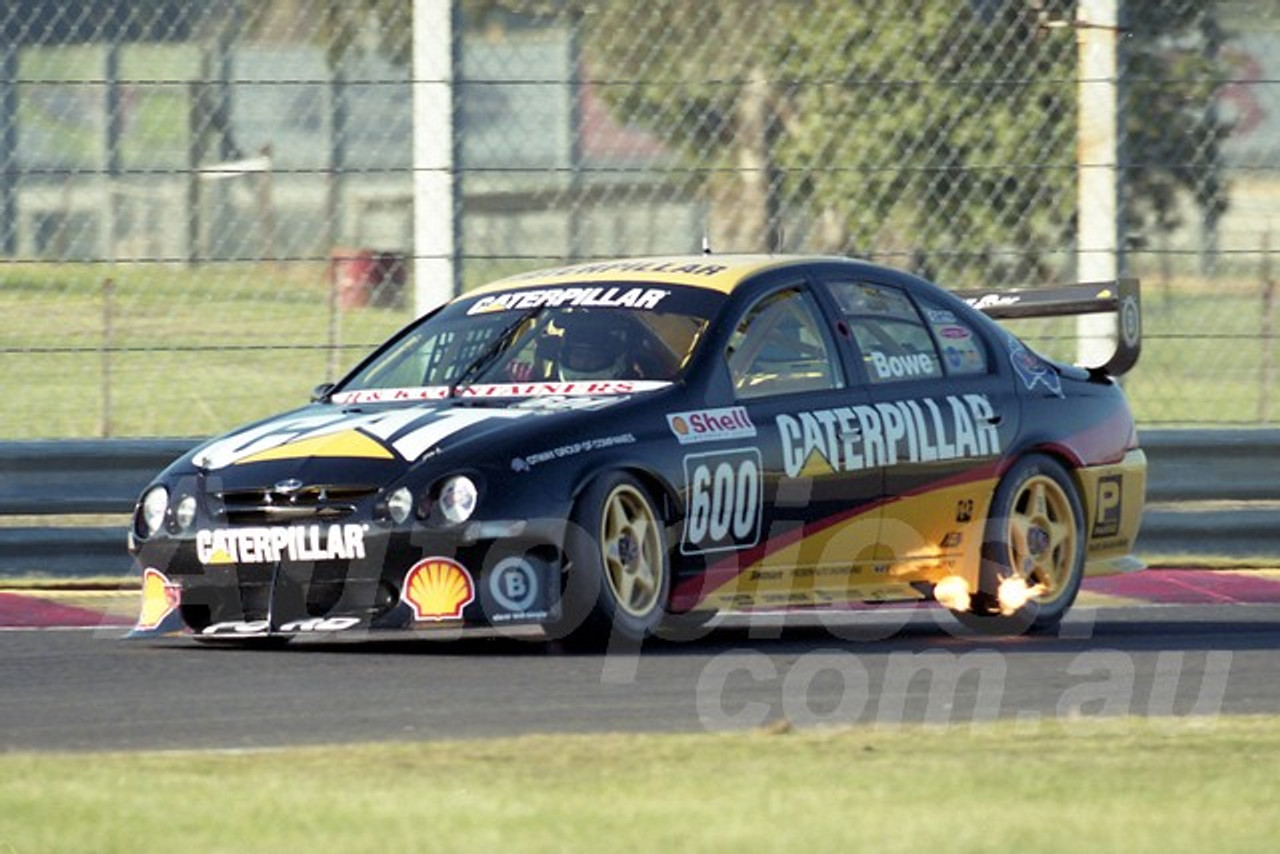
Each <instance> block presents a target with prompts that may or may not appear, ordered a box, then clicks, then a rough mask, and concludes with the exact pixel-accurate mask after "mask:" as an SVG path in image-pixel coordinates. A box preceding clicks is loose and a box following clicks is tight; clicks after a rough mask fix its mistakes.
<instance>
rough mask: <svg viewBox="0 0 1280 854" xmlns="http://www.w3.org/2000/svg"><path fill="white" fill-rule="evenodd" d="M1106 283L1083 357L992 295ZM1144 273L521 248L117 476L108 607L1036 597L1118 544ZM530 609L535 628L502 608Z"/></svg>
mask: <svg viewBox="0 0 1280 854" xmlns="http://www.w3.org/2000/svg"><path fill="white" fill-rule="evenodd" d="M1085 312H1114V313H1116V314H1118V316H1119V320H1120V323H1119V324H1118V326H1119V329H1120V334H1119V342H1118V344H1117V348H1116V351H1115V354H1114V356H1112V358H1111V359H1110V360H1109V361H1108V363H1107V364H1105V365H1099V366H1093V367H1073V366H1067V365H1062V364H1057V363H1055V362H1053V361H1050V360H1048V359H1046V358H1043V357H1041V356H1040V355H1037V354H1036V353H1035V352H1033V351H1032V350H1031V348H1029V347H1028V346H1027V345H1026V344H1024V343H1023V342H1022V341H1021V340H1020V339H1019V338H1017V337H1015V336H1014V335H1013V334H1011V333H1010V332H1008V331H1007V330H1006V329H1005V328H1004V327H1002V326H1001V325H1000V324H998V323H997V322H996V320H994V319H993V318H997V317H1020V316H1035V315H1052V314H1064V313H1085ZM1140 337H1141V336H1140V309H1139V294H1138V286H1137V283H1136V282H1134V281H1130V280H1125V281H1120V282H1113V283H1109V284H1104V285H1077V286H1069V287H1063V288H1052V289H1045V290H1025V291H1000V292H991V293H983V294H977V293H974V294H955V293H950V292H948V291H945V290H943V289H942V288H940V287H938V286H936V285H934V284H932V283H930V282H927V281H925V280H923V279H920V278H917V277H915V276H912V275H908V274H906V273H903V272H900V271H896V270H892V269H887V268H884V267H880V266H876V265H873V264H870V263H864V262H860V261H855V260H850V259H844V258H829V257H783V256H717V255H703V256H692V257H682V258H651V259H635V260H622V261H611V262H602V263H588V264H580V265H577V266H569V267H562V268H558V269H550V270H542V271H539V272H533V273H526V274H523V275H517V276H514V277H511V278H507V279H504V280H502V281H499V282H496V283H494V284H492V285H489V286H487V287H483V288H481V289H478V290H475V291H471V292H468V293H466V294H464V295H462V296H460V297H458V298H456V299H454V300H453V301H451V302H449V303H448V304H446V305H444V306H442V307H440V308H439V309H437V310H435V311H433V312H431V313H429V314H427V315H425V316H423V317H421V318H420V319H418V320H417V321H415V322H413V323H411V324H410V325H409V326H407V327H406V328H405V329H403V330H402V331H400V332H399V333H397V334H396V335H395V336H394V337H392V338H391V339H390V340H389V341H387V342H386V343H385V344H383V345H382V346H381V347H379V348H378V349H377V350H376V351H375V352H374V353H373V354H372V355H370V356H369V357H368V358H367V359H365V360H364V361H363V362H362V363H360V364H359V365H357V366H356V367H355V368H354V369H353V370H352V371H351V372H350V373H349V374H348V375H347V376H346V377H345V378H343V379H342V380H341V381H340V382H338V383H336V384H332V385H325V386H321V387H320V388H318V389H317V390H316V392H315V393H314V396H313V399H312V401H311V403H310V404H308V405H306V406H303V407H302V408H299V409H295V410H293V411H290V412H287V413H285V414H283V415H279V416H276V417H273V418H268V419H266V420H264V421H260V422H258V423H255V424H252V425H249V426H247V427H244V428H241V429H238V430H235V431H233V432H231V433H229V434H227V435H224V436H221V437H219V438H215V439H213V440H212V441H209V442H206V443H204V444H202V445H200V446H199V447H197V448H195V449H194V450H193V451H191V452H190V453H188V454H186V455H185V456H183V457H182V458H181V459H179V460H177V461H176V462H174V463H173V464H172V465H171V466H169V467H168V468H167V469H165V470H164V471H163V472H161V473H160V474H159V476H158V477H157V478H156V479H155V481H154V482H153V483H151V484H150V485H149V486H148V487H147V488H146V490H145V491H144V492H143V494H142V496H141V498H140V500H139V501H138V505H137V509H136V513H135V515H134V519H133V522H132V530H131V532H130V550H131V553H132V554H133V556H134V558H135V560H136V563H137V567H138V570H139V572H140V573H141V575H142V582H143V584H142V586H143V597H142V600H143V601H142V613H141V616H140V618H139V621H138V624H137V627H136V629H135V631H134V634H135V635H140V636H147V635H154V634H163V633H171V632H181V633H187V634H192V635H194V636H195V637H196V638H197V639H200V640H208V641H216V640H220V639H233V640H246V639H251V638H289V637H293V636H298V635H307V634H311V635H314V634H317V633H333V632H351V631H352V630H368V631H370V632H372V631H376V630H389V631H395V630H419V631H424V632H430V631H432V630H437V631H438V630H442V629H447V630H453V631H454V632H466V631H471V630H478V631H479V630H487V631H490V632H492V631H494V630H514V629H516V628H520V629H525V630H530V629H531V630H534V631H533V632H532V633H536V634H539V635H543V636H548V637H563V638H567V639H572V640H575V641H586V642H591V643H599V642H601V641H603V640H605V639H608V638H620V639H623V640H626V641H629V642H637V641H641V640H643V639H644V638H645V637H647V636H649V635H652V634H654V633H655V632H657V631H659V628H660V626H661V625H662V624H663V620H664V619H675V620H678V619H681V618H683V619H686V620H688V621H689V622H691V623H693V622H696V621H697V620H700V619H703V618H705V617H707V616H708V615H712V614H715V613H717V612H756V611H761V610H768V611H791V610H801V609H803V610H812V609H828V608H831V609H840V608H848V607H850V606H853V605H856V604H857V603H864V602H891V601H919V600H936V601H937V602H939V603H941V604H942V605H944V606H945V607H946V608H949V609H951V610H952V611H953V612H955V613H957V614H960V615H963V617H964V619H965V620H967V621H973V622H975V623H977V624H980V625H981V624H993V625H1004V624H1007V623H1012V624H1015V625H1016V626H1018V627H1019V628H1020V629H1025V628H1028V627H1031V628H1046V627H1049V626H1052V625H1054V624H1055V623H1057V622H1058V621H1059V620H1060V619H1061V618H1062V616H1063V614H1064V613H1065V612H1066V611H1067V609H1068V608H1069V607H1070V606H1071V604H1072V602H1073V600H1074V599H1075V597H1076V593H1077V590H1078V589H1079V587H1080V582H1081V578H1082V577H1084V576H1085V575H1087V574H1091V573H1097V574H1101V573H1111V572H1119V571H1127V570H1131V569H1136V568H1140V564H1139V563H1138V562H1137V561H1136V560H1135V559H1134V558H1133V557H1132V556H1131V554H1130V552H1131V549H1132V546H1133V543H1134V539H1135V537H1136V535H1137V531H1138V525H1139V520H1140V517H1141V513H1142V504H1143V499H1144V490H1145V478H1146V461H1145V457H1144V455H1143V452H1142V450H1141V449H1140V448H1139V445H1138V437H1137V432H1136V430H1135V427H1134V421H1133V417H1132V416H1131V414H1130V411H1129V408H1128V405H1127V404H1126V401H1125V398H1124V395H1123V393H1122V391H1121V389H1120V387H1119V386H1118V385H1117V383H1116V382H1115V381H1114V379H1113V378H1114V377H1115V376H1116V375H1118V374H1121V373H1123V372H1125V371H1127V370H1128V369H1129V368H1131V367H1132V366H1133V364H1134V363H1135V361H1136V359H1137V356H1138V352H1139V347H1140ZM526 633H530V632H526Z"/></svg>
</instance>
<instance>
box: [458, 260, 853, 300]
mask: <svg viewBox="0 0 1280 854" xmlns="http://www.w3.org/2000/svg"><path fill="white" fill-rule="evenodd" d="M814 263H844V264H857V263H858V262H855V261H853V260H852V259H849V258H840V257H835V256H823V255H672V256H654V257H645V258H620V259H614V260H605V261H590V262H586V263H582V264H573V265H570V266H565V267H552V268H549V269H545V270H533V271H531V272H528V273H519V274H517V275H514V276H508V277H507V278H505V279H499V280H498V281H496V282H492V283H490V284H487V285H483V286H481V287H479V288H476V289H475V290H470V291H467V292H466V293H465V294H463V295H462V298H469V297H472V296H475V295H477V294H486V293H493V292H495V291H510V290H516V289H523V288H534V287H545V286H556V285H564V284H571V283H572V284H582V283H589V282H643V283H646V284H667V285H689V286H693V287H699V288H707V289H708V290H714V291H719V292H721V293H730V292H732V291H733V290H734V289H735V288H737V287H738V286H739V285H741V284H742V283H743V282H745V281H747V280H748V279H750V278H752V277H753V276H754V275H755V274H757V273H760V272H763V271H765V270H770V269H777V268H782V267H794V266H798V265H804V264H814ZM862 266H871V265H866V264H865V262H864V263H863V265H862Z"/></svg>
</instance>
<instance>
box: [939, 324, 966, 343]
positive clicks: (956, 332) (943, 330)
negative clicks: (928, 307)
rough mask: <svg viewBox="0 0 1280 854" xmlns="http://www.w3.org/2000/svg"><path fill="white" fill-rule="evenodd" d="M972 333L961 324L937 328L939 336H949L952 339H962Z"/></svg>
mask: <svg viewBox="0 0 1280 854" xmlns="http://www.w3.org/2000/svg"><path fill="white" fill-rule="evenodd" d="M972 334H973V333H971V332H970V331H969V330H968V329H966V328H964V327H963V326H943V327H940V328H939V329H938V336H939V337H941V338H949V339H951V340H952V341H963V340H965V339H967V338H969V337H970V336H972Z"/></svg>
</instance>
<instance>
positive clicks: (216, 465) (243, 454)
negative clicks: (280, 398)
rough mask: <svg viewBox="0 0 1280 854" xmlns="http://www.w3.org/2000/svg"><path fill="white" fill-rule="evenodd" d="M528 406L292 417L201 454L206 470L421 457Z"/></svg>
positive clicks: (516, 415) (243, 433)
mask: <svg viewBox="0 0 1280 854" xmlns="http://www.w3.org/2000/svg"><path fill="white" fill-rule="evenodd" d="M529 414H530V412H529V411H528V410H522V409H448V410H443V411H442V410H440V409H437V408H435V407H432V406H413V407H408V408H406V409H397V410H393V411H391V412H382V413H362V414H354V415H349V414H347V413H343V412H334V413H324V414H320V415H302V416H292V417H285V418H280V419H276V420H274V421H269V422H267V423H266V424H260V425H258V426H257V427H250V428H249V429H247V430H242V431H240V432H238V433H233V434H232V435H230V436H227V437H226V438H223V439H218V440H216V441H214V442H212V443H210V444H209V445H207V446H205V448H204V449H203V450H201V451H200V452H199V453H197V454H196V457H195V463H196V465H198V466H201V467H202V468H206V469H220V468H226V467H227V466H230V465H245V464H248V463H260V462H267V461H269V460H292V459H303V458H306V457H348V458H350V457H359V458H365V459H385V460H394V459H397V458H399V459H404V460H416V459H418V457H420V456H422V455H423V454H424V453H426V452H427V451H429V450H430V449H431V448H433V447H435V446H436V445H438V444H439V443H440V442H443V441H444V440H445V439H447V438H449V437H450V436H452V435H453V434H455V433H457V432H459V431H461V430H464V429H466V428H467V427H471V426H473V425H476V424H480V423H482V422H485V421H490V420H493V419H512V418H523V417H526V416H528V415H529Z"/></svg>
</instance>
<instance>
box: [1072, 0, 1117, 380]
mask: <svg viewBox="0 0 1280 854" xmlns="http://www.w3.org/2000/svg"><path fill="white" fill-rule="evenodd" d="M1118 5H1119V0H1080V5H1079V7H1078V9H1077V17H1076V33H1077V48H1078V72H1077V73H1078V83H1077V100H1078V109H1079V119H1078V121H1079V125H1078V127H1077V130H1076V163H1077V175H1078V178H1077V181H1076V216H1077V223H1078V236H1077V246H1076V253H1077V254H1076V258H1077V260H1076V276H1077V278H1078V280H1079V281H1081V282H1104V281H1110V280H1112V279H1115V278H1117V277H1118V275H1119V266H1120V264H1119V259H1120V252H1119V246H1120V239H1119V238H1120V233H1119V232H1120V229H1119V223H1120V212H1119V208H1120V195H1119V191H1118V182H1117V177H1118V166H1119V148H1120V146H1119V121H1118V109H1117V108H1118V103H1119V99H1118V97H1117V89H1118V85H1119V79H1118V70H1119V61H1118V56H1117V41H1118V39H1117V36H1118V33H1119V13H1118V8H1117V7H1118ZM1076 339H1077V340H1076V358H1077V360H1078V361H1079V362H1080V363H1081V364H1084V365H1101V364H1103V363H1104V362H1106V361H1107V359H1109V358H1110V357H1111V354H1112V352H1114V350H1115V341H1116V318H1115V316H1114V315H1109V314H1107V315H1096V314H1095V315H1084V316H1082V317H1080V318H1078V319H1077V321H1076Z"/></svg>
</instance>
